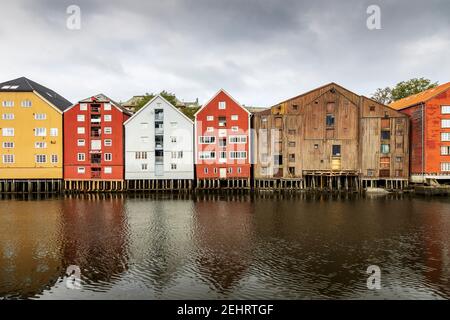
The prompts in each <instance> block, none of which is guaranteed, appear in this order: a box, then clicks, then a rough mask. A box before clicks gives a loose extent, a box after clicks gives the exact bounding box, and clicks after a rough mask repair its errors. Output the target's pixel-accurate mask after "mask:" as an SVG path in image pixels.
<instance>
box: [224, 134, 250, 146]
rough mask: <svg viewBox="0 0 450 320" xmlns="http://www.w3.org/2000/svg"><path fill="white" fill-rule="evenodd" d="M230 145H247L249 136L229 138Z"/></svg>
mask: <svg viewBox="0 0 450 320" xmlns="http://www.w3.org/2000/svg"><path fill="white" fill-rule="evenodd" d="M228 143H229V144H246V143H247V136H246V135H240V136H229V137H228Z"/></svg>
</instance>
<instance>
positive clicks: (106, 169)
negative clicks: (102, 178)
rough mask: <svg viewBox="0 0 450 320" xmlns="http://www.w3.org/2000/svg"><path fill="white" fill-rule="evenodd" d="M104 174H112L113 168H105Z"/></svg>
mask: <svg viewBox="0 0 450 320" xmlns="http://www.w3.org/2000/svg"><path fill="white" fill-rule="evenodd" d="M103 172H104V173H105V174H112V167H105V170H104V171H103Z"/></svg>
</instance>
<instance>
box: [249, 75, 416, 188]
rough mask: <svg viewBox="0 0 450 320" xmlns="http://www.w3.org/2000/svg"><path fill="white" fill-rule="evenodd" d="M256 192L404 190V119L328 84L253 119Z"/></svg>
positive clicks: (398, 114) (339, 87)
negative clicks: (283, 189)
mask: <svg viewBox="0 0 450 320" xmlns="http://www.w3.org/2000/svg"><path fill="white" fill-rule="evenodd" d="M253 124H254V130H255V137H256V139H255V141H254V143H253V148H254V150H253V154H254V160H255V164H254V178H255V186H256V187H257V188H267V186H269V188H270V187H271V186H273V185H276V187H279V186H281V187H289V188H292V187H295V188H305V189H306V188H312V189H332V190H333V189H339V190H340V189H345V190H349V189H354V190H359V189H360V188H362V187H368V186H374V187H375V186H383V187H387V188H391V189H397V188H402V187H404V186H406V182H407V179H408V158H409V157H408V134H409V123H408V118H407V117H406V116H405V115H403V114H401V113H400V112H397V111H395V110H393V109H391V108H389V107H387V106H385V105H382V104H379V103H377V102H375V101H373V100H371V99H368V98H366V97H364V96H359V95H357V94H355V93H353V92H351V91H348V90H346V89H345V88H343V87H341V86H339V85H337V84H335V83H331V84H328V85H325V86H323V87H320V88H318V89H315V90H313V91H310V92H308V93H305V94H302V95H300V96H297V97H294V98H292V99H289V100H286V101H283V102H281V103H279V104H277V105H275V106H273V107H271V108H270V109H267V110H265V111H262V112H259V113H256V114H255V115H254V119H253Z"/></svg>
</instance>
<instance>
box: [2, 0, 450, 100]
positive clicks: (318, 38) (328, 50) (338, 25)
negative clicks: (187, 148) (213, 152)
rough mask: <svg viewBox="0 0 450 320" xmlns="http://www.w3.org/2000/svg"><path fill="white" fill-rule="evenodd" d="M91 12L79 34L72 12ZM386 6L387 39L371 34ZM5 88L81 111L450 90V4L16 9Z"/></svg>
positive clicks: (264, 1)
mask: <svg viewBox="0 0 450 320" xmlns="http://www.w3.org/2000/svg"><path fill="white" fill-rule="evenodd" d="M71 4H76V5H78V6H79V7H80V8H81V29H80V30H69V29H68V28H67V27H66V20H67V18H68V17H69V15H68V14H67V13H66V9H67V7H68V6H69V5H71ZM371 4H376V5H378V6H379V7H380V8H381V27H382V29H381V30H369V29H368V28H367V26H366V20H367V18H368V16H369V15H368V14H367V13H366V10H367V7H368V6H369V5H371ZM0 8H1V10H0V12H1V19H0V49H1V50H0V75H1V77H0V82H3V81H6V80H10V79H13V78H17V77H20V76H26V77H29V78H30V79H32V80H34V81H37V82H39V83H41V84H43V85H46V86H48V87H50V88H51V89H53V90H55V91H57V92H58V93H60V94H61V95H63V96H65V97H66V98H67V99H69V100H71V101H72V102H75V101H78V100H81V99H83V98H85V97H88V96H91V95H94V94H96V93H100V92H101V93H104V94H106V95H108V96H110V97H111V98H112V99H115V100H118V101H123V100H127V99H128V98H130V97H131V96H133V95H138V94H142V93H145V92H159V91H161V90H162V89H166V90H168V91H171V92H174V93H176V94H177V96H178V97H179V98H182V99H184V100H194V99H195V98H197V97H198V98H199V99H200V102H201V103H202V102H205V101H206V100H209V98H211V96H212V95H213V94H214V93H216V92H217V91H218V90H219V89H220V88H224V89H225V90H227V91H228V92H229V93H230V94H231V95H232V96H234V97H235V98H236V99H237V100H238V101H239V102H240V103H242V104H245V105H254V106H270V105H273V104H275V103H277V102H279V101H281V100H284V99H287V98H289V97H292V96H295V95H298V94H300V93H302V92H305V91H307V90H310V89H313V88H315V87H317V86H321V85H323V84H326V83H328V82H331V81H334V82H337V83H339V84H341V85H343V86H345V87H347V88H348V89H350V90H352V91H355V92H356V93H359V94H364V95H370V94H371V93H372V92H374V91H375V89H376V88H377V87H385V86H391V85H394V84H395V83H397V82H399V81H402V80H406V79H409V78H412V77H422V76H423V77H427V78H430V79H432V80H434V81H439V82H440V83H444V82H448V81H450V59H449V56H450V1H448V0H434V1H433V0H431V1H416V0H413V1H411V0H404V1H400V0H396V1H375V0H370V1H361V0H354V1H317V0H316V1H294V0H284V1H283V0H278V1H276V0H259V1H256V0H222V1H215V0H185V1H183V0H164V1H159V0H158V1H156V0H150V1H142V0H140V1H137V0H126V1H125V0H122V1H119V0H109V1H104V0H96V1H76V0H70V1H65V0H64V1H51V0H46V1H41V0H27V1H26V0H15V1H7V2H3V1H2V2H1V3H0Z"/></svg>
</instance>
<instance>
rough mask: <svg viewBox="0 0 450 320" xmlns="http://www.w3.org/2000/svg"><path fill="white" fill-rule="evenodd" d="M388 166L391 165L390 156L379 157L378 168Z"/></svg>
mask: <svg viewBox="0 0 450 320" xmlns="http://www.w3.org/2000/svg"><path fill="white" fill-rule="evenodd" d="M390 167H391V158H389V157H381V158H380V168H381V169H389V168H390Z"/></svg>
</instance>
